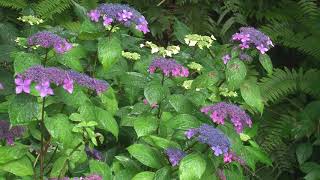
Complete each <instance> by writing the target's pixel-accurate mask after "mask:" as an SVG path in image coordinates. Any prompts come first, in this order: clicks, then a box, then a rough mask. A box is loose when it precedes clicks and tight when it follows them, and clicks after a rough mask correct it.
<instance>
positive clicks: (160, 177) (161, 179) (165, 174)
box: [154, 166, 171, 180]
mask: <svg viewBox="0 0 320 180" xmlns="http://www.w3.org/2000/svg"><path fill="white" fill-rule="evenodd" d="M170 179H171V178H170V167H169V166H166V167H163V168H161V169H159V170H158V171H157V172H156V174H155V176H154V180H170Z"/></svg>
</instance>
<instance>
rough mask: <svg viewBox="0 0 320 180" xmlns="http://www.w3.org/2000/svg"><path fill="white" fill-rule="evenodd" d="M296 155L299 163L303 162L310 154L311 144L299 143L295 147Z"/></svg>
mask: <svg viewBox="0 0 320 180" xmlns="http://www.w3.org/2000/svg"><path fill="white" fill-rule="evenodd" d="M296 155H297V159H298V162H299V164H303V163H304V162H305V161H306V160H308V159H309V158H310V156H311V155H312V144H310V143H303V144H299V146H298V147H297V149H296Z"/></svg>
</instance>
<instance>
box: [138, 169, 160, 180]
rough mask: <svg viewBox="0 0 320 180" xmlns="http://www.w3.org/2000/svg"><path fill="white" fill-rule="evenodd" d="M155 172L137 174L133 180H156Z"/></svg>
mask: <svg viewBox="0 0 320 180" xmlns="http://www.w3.org/2000/svg"><path fill="white" fill-rule="evenodd" d="M154 175H155V173H154V172H151V171H144V172H140V173H138V174H136V175H135V176H134V177H133V178H132V180H153V179H154Z"/></svg>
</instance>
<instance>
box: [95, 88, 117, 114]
mask: <svg viewBox="0 0 320 180" xmlns="http://www.w3.org/2000/svg"><path fill="white" fill-rule="evenodd" d="M99 97H100V99H101V102H102V104H103V106H104V108H105V109H106V110H108V111H109V112H110V113H111V114H112V115H115V114H116V112H117V111H118V109H119V108H118V101H117V99H116V96H115V93H114V90H113V89H112V88H111V87H109V88H108V90H107V91H105V92H103V93H100V94H99Z"/></svg>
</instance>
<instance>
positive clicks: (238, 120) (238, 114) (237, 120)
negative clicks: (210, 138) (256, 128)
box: [201, 102, 252, 133]
mask: <svg viewBox="0 0 320 180" xmlns="http://www.w3.org/2000/svg"><path fill="white" fill-rule="evenodd" d="M201 112H203V113H205V114H207V115H210V118H211V119H212V121H213V122H215V123H217V124H224V121H225V119H226V118H230V120H231V122H232V123H233V126H234V127H235V129H236V131H237V133H241V132H242V130H243V127H244V126H249V127H251V124H252V121H251V118H250V116H249V115H248V114H247V113H246V112H245V111H244V110H243V109H241V108H240V107H239V106H237V105H234V104H229V103H226V102H220V103H216V104H214V105H210V106H205V107H203V108H201Z"/></svg>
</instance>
